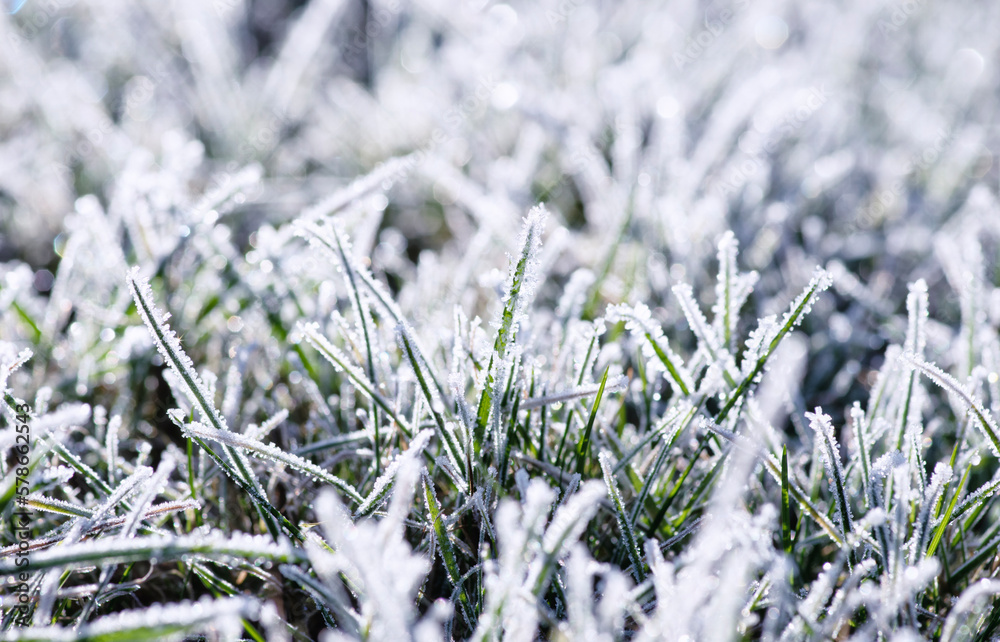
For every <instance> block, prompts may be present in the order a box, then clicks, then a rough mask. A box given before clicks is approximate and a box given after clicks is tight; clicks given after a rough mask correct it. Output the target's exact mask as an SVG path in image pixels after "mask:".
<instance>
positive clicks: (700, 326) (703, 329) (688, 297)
mask: <svg viewBox="0 0 1000 642" xmlns="http://www.w3.org/2000/svg"><path fill="white" fill-rule="evenodd" d="M671 291H672V292H673V293H674V296H675V297H677V302H678V303H679V304H680V306H681V311H683V312H684V317H685V318H686V319H687V322H688V325H689V326H691V331H692V332H694V335H695V336H696V337H697V338H698V347H699V348H701V349H702V350H704V351H705V352H706V354H707V355H708V357H709V358H710V359H711V360H712V361H717V360H719V359H721V358H722V355H721V351H722V346H721V345H720V343H719V337H718V335H717V334H716V333H715V332H714V331H713V330H712V328H711V327H710V326H709V325H708V320H707V319H706V318H705V315H704V314H703V313H702V311H701V307H699V305H698V302H697V301H695V300H694V293H693V292H692V290H691V286H690V285H688V284H687V283H680V284H678V285H675V286H674V287H673V288H672V290H671Z"/></svg>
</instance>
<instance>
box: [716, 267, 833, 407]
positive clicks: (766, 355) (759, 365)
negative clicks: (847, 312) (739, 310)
mask: <svg viewBox="0 0 1000 642" xmlns="http://www.w3.org/2000/svg"><path fill="white" fill-rule="evenodd" d="M832 283H833V279H832V277H831V276H830V274H829V273H828V272H826V271H825V270H822V269H819V268H817V270H816V273H815V275H814V276H813V278H812V280H811V281H810V282H809V285H808V286H806V289H805V291H804V292H803V293H802V294H800V295H799V297H798V298H797V299H795V301H793V302H792V305H791V307H790V308H789V310H788V312H786V313H785V316H784V317H782V320H781V323H780V324H775V325H774V326H773V327H758V328H757V332H758V333H759V334H758V337H759V341H760V344H761V348H762V349H761V351H760V355H759V356H757V357H756V360H754V361H751V364H752V365H751V366H750V368H749V371H748V372H747V374H746V376H745V377H744V378H743V380H742V381H741V382H740V385H739V386H738V387H737V388H736V390H735V391H734V392H733V393H732V394H731V395H730V396H729V399H728V400H727V401H726V404H725V405H724V406H723V407H722V409H721V410H719V414H718V415H716V417H715V421H716V423H720V422H721V421H722V420H723V419H725V418H726V417H728V416H729V413H730V412H731V411H732V409H733V407H734V406H735V405H736V404H737V402H739V401H740V399H742V398H743V395H744V394H746V392H747V390H749V388H750V386H752V385H754V384H755V383H756V382H757V381H758V377H760V375H761V373H763V371H764V366H765V364H767V361H768V359H770V358H771V355H772V354H774V351H775V350H776V349H777V348H778V345H779V344H780V343H781V340H782V339H784V338H785V335H787V334H788V333H789V332H791V330H792V329H793V328H794V327H795V326H797V325H798V324H799V323H801V322H802V318H803V317H804V316H806V315H807V314H809V312H810V311H811V310H812V307H813V305H814V304H815V303H816V299H817V298H818V297H819V295H820V294H822V293H823V292H825V291H826V290H827V289H828V288H829V287H830V285H831V284H832Z"/></svg>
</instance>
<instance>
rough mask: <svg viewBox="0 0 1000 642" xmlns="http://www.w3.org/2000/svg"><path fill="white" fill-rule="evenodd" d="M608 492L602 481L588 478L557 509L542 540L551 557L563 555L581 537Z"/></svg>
mask: <svg viewBox="0 0 1000 642" xmlns="http://www.w3.org/2000/svg"><path fill="white" fill-rule="evenodd" d="M606 492H607V491H606V489H605V487H604V484H603V483H602V482H600V481H598V480H588V481H587V482H585V483H583V484H582V485H581V486H580V490H579V491H577V492H576V494H574V495H573V496H572V497H570V498H569V499H568V500H567V501H565V502H564V503H563V504H562V505H561V506H560V507H559V509H558V510H556V513H555V515H554V516H553V517H552V523H551V524H550V525H549V527H548V529H546V531H545V537H544V539H543V541H542V547H543V549H544V550H545V552H546V553H547V554H548V555H549V556H550V557H553V558H557V559H558V558H560V557H562V556H563V555H565V554H566V552H567V551H568V550H569V546H570V544H571V543H573V542H575V541H577V540H578V539H579V538H580V535H582V534H583V531H584V529H585V528H586V527H587V522H589V521H590V520H591V518H592V517H593V516H594V514H595V513H596V512H597V508H598V500H600V499H601V498H602V497H603V496H604V495H605V493H606Z"/></svg>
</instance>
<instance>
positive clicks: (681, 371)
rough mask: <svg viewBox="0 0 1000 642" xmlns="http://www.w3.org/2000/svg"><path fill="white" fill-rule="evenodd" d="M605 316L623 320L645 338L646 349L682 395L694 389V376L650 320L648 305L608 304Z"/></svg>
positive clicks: (650, 314) (633, 330)
mask: <svg viewBox="0 0 1000 642" xmlns="http://www.w3.org/2000/svg"><path fill="white" fill-rule="evenodd" d="M607 318H608V320H609V321H611V322H613V323H616V322H618V321H624V322H625V325H626V327H627V328H628V330H629V331H630V332H632V333H633V334H637V335H640V336H644V337H645V338H646V341H647V342H648V345H647V346H646V347H647V349H648V350H651V351H652V355H655V356H656V357H657V359H659V361H660V363H662V364H663V367H664V368H665V369H666V371H667V372H668V373H669V374H670V381H671V385H675V386H676V387H677V389H678V390H679V392H680V393H681V394H682V395H685V396H687V395H690V394H691V392H692V391H694V377H693V376H692V375H691V373H690V372H689V371H688V369H687V368H686V367H685V366H684V360H683V359H682V358H681V357H680V356H679V355H678V354H677V353H675V352H674V351H673V350H672V349H671V348H670V345H669V343H668V342H667V339H666V337H664V336H663V329H662V328H661V327H660V326H659V325H658V324H656V323H655V322H654V321H653V320H652V313H651V312H650V310H649V307H648V306H646V305H645V304H642V303H640V304H638V305H635V306H627V305H618V306H610V307H609V308H608V311H607ZM652 355H651V356H652Z"/></svg>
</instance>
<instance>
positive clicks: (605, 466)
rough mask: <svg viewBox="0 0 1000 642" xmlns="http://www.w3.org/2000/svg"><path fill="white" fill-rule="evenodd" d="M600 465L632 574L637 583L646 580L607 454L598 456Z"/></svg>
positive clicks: (636, 543)
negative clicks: (630, 563)
mask: <svg viewBox="0 0 1000 642" xmlns="http://www.w3.org/2000/svg"><path fill="white" fill-rule="evenodd" d="M598 460H599V461H600V463H601V471H602V472H603V473H604V484H605V485H606V486H607V487H608V496H609V497H610V498H611V503H612V505H614V507H615V515H616V516H617V517H618V528H619V530H621V534H622V540H623V541H624V545H625V550H626V551H627V552H628V557H629V561H631V562H632V573H633V576H634V577H635V579H636V581H637V582H642V581H643V580H644V579H646V573H645V571H644V570H643V567H642V556H641V555H640V554H639V544H638V542H636V539H635V531H634V530H633V529H632V523H631V521H630V520H629V517H628V513H626V512H625V504H624V503H623V502H622V494H621V492H620V491H619V489H618V482H616V481H615V476H614V473H613V472H612V471H611V459H610V457H609V456H608V454H607V453H603V452H602V453H601V454H600V455H598Z"/></svg>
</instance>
